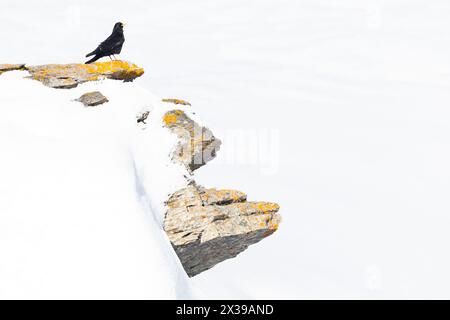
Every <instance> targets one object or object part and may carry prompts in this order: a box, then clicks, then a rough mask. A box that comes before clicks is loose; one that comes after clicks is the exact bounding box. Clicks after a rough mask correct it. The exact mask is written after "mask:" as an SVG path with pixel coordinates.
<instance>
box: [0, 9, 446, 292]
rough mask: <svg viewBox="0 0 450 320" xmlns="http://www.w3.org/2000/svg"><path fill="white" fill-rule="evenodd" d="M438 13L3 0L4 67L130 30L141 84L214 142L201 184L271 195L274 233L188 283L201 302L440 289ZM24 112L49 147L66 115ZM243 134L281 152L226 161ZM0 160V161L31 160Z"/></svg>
mask: <svg viewBox="0 0 450 320" xmlns="http://www.w3.org/2000/svg"><path fill="white" fill-rule="evenodd" d="M449 12H450V3H448V1H444V0H436V1H433V2H430V1H425V0H410V1H404V0H390V1H387V0H364V1H357V0H343V1H339V2H337V1H333V0H301V1H291V0H278V1H275V0H258V1H250V0H248V1H237V0H216V1H201V0H195V1H181V0H171V1H164V2H161V1H145V2H144V1H137V0H129V1H127V5H126V6H124V4H123V1H112V0H110V1H100V0H97V1H95V2H92V1H72V2H71V3H70V4H66V3H62V2H58V1H56V0H43V1H39V2H36V3H29V2H25V1H17V0H16V1H12V0H2V11H1V12H0V30H1V31H0V34H1V36H2V39H4V40H3V41H5V43H8V46H7V47H6V48H3V49H2V60H5V61H6V62H11V63H14V62H27V63H29V64H38V63H50V62H58V63H62V62H73V61H84V60H83V54H84V53H86V52H89V51H90V50H92V49H93V48H94V47H95V46H96V45H97V44H98V42H99V41H101V40H102V39H103V37H104V36H105V35H107V34H108V33H109V32H110V30H111V27H112V25H113V24H114V22H116V21H117V20H125V21H126V22H127V23H128V24H127V28H126V30H125V36H126V39H127V40H126V43H125V47H124V50H123V54H122V57H123V58H124V59H127V60H130V61H133V62H135V63H137V64H139V65H142V66H143V67H144V68H145V69H146V75H145V76H144V78H142V79H140V85H142V86H143V87H145V88H146V89H148V90H150V91H151V92H154V93H155V94H156V95H158V96H160V97H165V98H166V97H176V98H182V99H185V100H188V101H190V102H191V103H192V104H193V106H194V108H195V110H196V111H197V113H198V115H199V116H201V117H202V119H204V123H206V124H208V125H209V127H210V128H211V129H212V130H213V132H215V133H216V135H217V136H218V137H220V138H222V139H223V142H224V145H223V149H222V150H221V151H220V152H219V154H218V158H217V159H216V160H214V161H212V162H211V163H209V164H208V165H207V166H206V167H204V168H202V169H200V170H199V171H198V172H197V173H196V178H197V181H198V182H199V183H201V184H203V185H206V186H214V187H227V188H236V189H240V190H243V191H246V192H247V193H248V194H249V198H250V199H254V200H266V201H274V202H278V203H280V205H281V206H282V209H281V214H282V215H283V218H284V222H283V223H282V225H281V226H280V229H279V231H278V232H277V233H276V234H275V235H274V236H272V237H270V238H268V239H266V240H264V241H263V242H261V243H260V244H258V245H255V246H253V247H251V248H250V249H249V250H247V251H246V252H244V253H243V254H241V255H240V256H239V257H238V258H236V259H233V260H229V261H226V262H224V263H222V264H220V265H218V266H216V267H215V268H214V269H212V270H210V271H208V272H205V273H204V274H202V275H200V276H198V277H196V278H194V279H191V280H189V283H190V285H191V287H194V288H197V289H198V290H200V291H202V293H203V296H204V297H209V298H449V297H450V294H449V290H448V288H449V287H450V277H449V276H448V270H449V267H450V259H449V258H448V255H447V254H446V252H447V243H448V242H449V240H450V239H449V236H448V229H449V226H450V222H449V218H448V217H449V215H448V212H449V209H450V205H449V202H448V200H447V198H448V194H449V192H450V184H449V183H448V182H449V181H450V171H449V166H448V163H449V162H450V152H449V151H448V150H449V144H450V140H449V136H450V135H449V129H448V128H449V127H450V126H449V124H450V123H449V111H448V106H449V102H450V91H449V90H448V86H449V84H450V81H449V79H450V77H449V76H450V63H449V59H448V57H449V56H450V45H449V43H450V35H449V32H448V30H450V20H449V19H448V16H449ZM36 13H39V14H36ZM19 39H20V40H19ZM68 39H70V41H68ZM24 43H26V48H27V50H23V48H24ZM3 76H4V75H2V76H1V77H3ZM1 77H0V79H1ZM1 94H2V95H3V94H4V93H3V91H2V92H1ZM55 99H56V98H55ZM2 108H3V105H2ZM76 108H77V107H75V105H74V109H76ZM29 109H31V108H29ZM68 110H70V108H69V107H68V108H64V109H63V110H56V111H55V112H61V113H62V114H63V115H67V113H68V112H70V111H68ZM17 112H20V111H17ZM29 112H34V113H35V115H36V114H37V116H38V118H32V119H38V120H36V121H37V122H41V121H44V123H46V124H45V125H42V127H41V128H40V129H39V132H41V134H43V137H42V139H43V140H44V141H47V140H48V139H46V138H45V137H46V136H45V134H44V133H45V131H46V130H47V129H46V128H47V126H48V125H51V126H52V127H59V128H60V129H61V130H62V129H65V126H66V125H67V126H69V127H70V126H71V125H70V124H64V123H62V122H57V121H51V119H41V117H42V116H41V114H42V113H39V111H38V110H34V109H33V110H29ZM95 112H97V111H92V113H95ZM74 113H76V112H75V111H74ZM45 114H47V116H49V117H50V116H51V114H49V113H45ZM127 115H128V116H130V117H131V116H132V115H131V113H130V114H129V113H127ZM74 116H75V115H72V117H74ZM55 117H56V116H55ZM67 117H68V116H66V118H67ZM78 117H80V118H79V119H80V122H81V117H86V118H88V117H89V116H85V115H84V116H80V115H79V116H78ZM25 118H26V117H25ZM57 118H58V119H60V118H61V117H60V116H58V117H57ZM68 118H69V119H70V118H71V117H68ZM55 119H56V118H55ZM84 120H86V119H83V125H82V126H86V127H88V128H91V129H92V130H94V129H93V128H92V127H94V128H95V125H96V124H97V123H98V122H96V121H93V123H91V124H88V123H86V124H84ZM14 121H16V122H17V123H20V124H22V123H27V121H28V122H31V120H27V119H19V118H17V119H14ZM86 121H88V120H86ZM88 122H89V121H88ZM124 122H125V121H124ZM1 123H2V129H1V130H2V137H3V138H2V139H3V140H5V139H6V140H7V141H13V140H12V139H13V137H12V136H13V135H14V132H15V131H14V127H13V126H12V125H10V124H9V122H7V121H6V120H3V121H2V122H1ZM6 123H8V126H9V129H6V127H5V126H6V125H7V124H6ZM77 123H79V122H77ZM38 125H39V124H38V123H37V124H36V126H38ZM80 126H81V125H80ZM25 127H29V126H28V125H27V126H25V125H21V128H22V129H21V130H20V132H23V131H22V130H25V129H24V128H25ZM26 130H36V129H32V128H29V129H26ZM48 130H50V129H48ZM95 130H100V131H101V130H105V129H100V128H97V129H95ZM3 132H7V134H8V136H11V138H4V136H3ZM58 132H59V131H58ZM76 132H77V134H81V133H80V131H76ZM239 132H241V133H242V134H243V137H244V138H245V139H247V140H246V141H247V142H246V144H245V146H247V147H248V148H247V149H249V148H253V149H256V154H257V155H258V154H263V155H264V154H266V152H263V151H264V150H272V151H273V150H275V151H274V154H277V155H278V157H276V158H273V159H271V158H267V159H269V160H267V159H261V156H257V157H256V158H249V159H247V161H246V162H245V161H237V160H233V157H232V156H230V155H233V154H234V155H236V154H238V153H239V152H238V151H239V148H236V149H234V148H230V149H229V150H228V151H227V152H226V149H225V148H227V147H226V146H227V144H228V141H230V140H233V139H234V136H235V134H236V133H239ZM49 133H51V134H52V135H53V134H54V133H55V132H49ZM21 134H22V133H21ZM142 134H143V135H144V133H142ZM17 135H19V134H17ZM30 135H31V134H30ZM74 135H75V134H74ZM117 136H119V137H120V138H121V137H122V135H121V134H120V135H119V134H117V135H116V137H117ZM277 136H278V137H279V139H278V140H277V138H276V137H277ZM255 137H256V141H258V142H256V143H252V141H255ZM265 137H275V138H274V141H275V142H273V143H269V144H267V143H266V141H267V139H268V138H265ZM76 138H77V137H73V136H72V139H76ZM120 138H117V139H118V140H119V141H120ZM14 139H19V138H18V137H16V138H14ZM36 139H37V138H36ZM105 139H106V138H105ZM3 140H2V141H3ZM86 140H87V139H86ZM276 141H278V143H277V142H276ZM84 142H86V141H84ZM88 142H89V143H91V142H92V140H88ZM230 142H232V141H230ZM2 143H3V142H2ZM9 143H11V142H9ZM46 143H50V142H48V141H47V142H46ZM55 143H56V142H55ZM89 143H88V144H87V145H86V146H84V147H83V146H78V145H77V146H76V148H88V145H89ZM92 143H93V142H92ZM40 144H45V143H44V142H42V143H40ZM60 144H61V145H64V143H63V142H61V143H60ZM124 144H125V145H126V143H124ZM19 145H20V144H19ZM19 145H18V144H14V146H15V148H18V146H19ZM113 145H114V146H117V141H116V140H114V144H113ZM107 146H111V144H109V145H108V144H106V145H105V146H103V147H102V148H107ZM29 147H30V148H32V147H33V146H29ZM59 147H61V148H63V150H65V149H64V146H59ZM41 148H44V146H42V147H41ZM108 148H109V147H108ZM48 149H49V147H48V146H47V147H46V150H48ZM50 149H51V148H50ZM111 149H114V148H113V147H111ZM111 149H108V150H109V151H108V152H110V153H113V152H114V150H111ZM146 150H148V149H146ZM276 150H278V151H276ZM19 151H20V152H25V151H24V150H18V151H17V152H19ZM66 151H67V150H66ZM84 151H85V150H84ZM253 152H255V151H253ZM67 153H68V154H71V153H70V150H68V151H67ZM98 153H100V151H98V152H97V153H96V154H97V157H98V158H102V156H101V155H98ZM116 153H120V152H119V151H117V152H116ZM82 154H85V152H83V153H82ZM39 155H40V153H37V154H36V156H34V157H33V160H34V161H36V167H39V166H37V161H41V162H44V163H41V165H42V166H44V167H45V165H46V163H45V161H43V160H42V159H40V158H39ZM63 156H65V155H63V154H60V155H59V157H63ZM73 156H74V157H77V159H79V160H78V161H80V162H82V161H85V158H84V157H81V156H80V153H76V154H74V155H73ZM105 157H107V158H108V159H109V158H111V157H109V156H105ZM17 158H19V159H22V160H21V161H22V164H23V165H22V167H24V165H25V164H27V163H28V162H26V163H23V162H24V161H25V159H26V158H23V157H19V156H17ZM116 158H117V159H115V160H114V161H115V162H114V163H116V161H120V160H119V159H123V154H121V155H120V156H117V157H116ZM235 159H237V158H235ZM255 159H256V160H255ZM263 160H264V161H263ZM1 161H6V160H1ZM9 161H11V162H13V164H12V165H10V166H8V170H7V169H6V165H5V166H2V167H3V168H2V171H9V170H12V171H15V172H18V174H19V173H20V171H21V170H25V169H24V168H20V167H19V166H17V165H16V164H17V163H21V162H20V161H19V160H18V159H16V158H11V159H10V160H9ZM123 161H125V160H123ZM267 161H268V164H267V163H266V162H267ZM103 162H105V161H102V163H103ZM139 166H140V165H136V168H139ZM127 167H128V166H127ZM267 168H269V169H270V170H264V169H267ZM50 169H51V168H49V169H48V170H50ZM57 169H58V166H57V165H56V168H55V170H57ZM72 169H73V170H78V169H74V168H72ZM59 170H60V171H61V172H65V171H64V170H63V168H59ZM80 170H81V169H80ZM83 170H88V169H83ZM115 170H117V168H115ZM138 170H143V169H138ZM91 171H92V170H91ZM125 171H127V172H128V170H125ZM119 172H120V171H119ZM5 174H7V173H5ZM91 174H93V173H91V172H90V171H89V175H91ZM138 175H141V174H140V173H138ZM74 176H75V177H74V178H77V179H82V177H83V175H81V174H80V175H76V174H75V175H74ZM146 176H147V177H150V174H149V175H146ZM148 179H151V178H148ZM87 180H88V179H87V178H86V179H85V181H84V182H83V183H84V184H85V182H86V181H87ZM89 181H90V179H89ZM50 182H51V179H50V180H49V183H50ZM11 183H19V182H16V180H15V181H13V182H11ZM84 184H80V185H79V186H83V187H89V188H90V186H89V185H88V186H84ZM37 185H38V182H36V181H35V182H34V185H31V186H33V190H38V191H39V192H44V191H42V190H40V189H41V188H39V187H38V186H37ZM0 186H1V187H0V189H1V190H2V192H1V194H2V195H3V194H10V196H9V197H10V198H9V200H8V201H6V202H5V201H1V202H0V206H3V207H4V206H11V203H16V202H17V201H14V199H11V197H19V198H20V196H21V194H20V193H15V192H12V191H8V190H10V188H9V187H8V185H5V184H4V183H3V182H2V183H0ZM19 186H20V189H22V188H23V184H20V185H19ZM30 188H31V187H30ZM123 189H124V188H123ZM148 189H151V188H150V187H149V186H148ZM138 190H139V189H138ZM3 191H4V192H3ZM128 191H129V190H128ZM130 192H131V191H130ZM154 192H158V191H157V190H156V191H154ZM150 193H151V191H148V192H147V194H150ZM23 194H26V193H23ZM114 196H115V197H122V196H125V195H124V194H122V193H114ZM38 200H40V199H33V201H38ZM22 202H24V201H23V200H22ZM38 203H39V201H38ZM23 205H24V206H25V205H27V204H23ZM156 206H157V205H156ZM3 207H2V210H3ZM30 207H31V205H30ZM154 211H155V212H157V210H154ZM35 212H39V213H41V212H40V211H39V210H37V209H36V210H35ZM41 214H42V213H41Z"/></svg>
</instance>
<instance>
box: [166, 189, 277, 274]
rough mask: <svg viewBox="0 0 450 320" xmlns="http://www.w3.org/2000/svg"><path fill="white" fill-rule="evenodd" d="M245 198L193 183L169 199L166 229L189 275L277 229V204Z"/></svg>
mask: <svg viewBox="0 0 450 320" xmlns="http://www.w3.org/2000/svg"><path fill="white" fill-rule="evenodd" d="M246 199H247V196H246V195H245V194H244V193H242V192H239V191H234V190H216V189H205V188H203V187H201V186H197V185H196V184H195V183H191V184H190V185H188V187H187V188H185V189H182V190H180V191H178V192H176V193H174V194H173V195H172V196H171V197H170V199H169V200H168V201H167V207H168V211H167V214H166V218H165V223H164V229H165V231H166V233H167V235H168V237H169V239H170V241H171V243H172V246H173V248H174V249H175V252H176V253H177V255H178V257H179V258H180V261H181V263H182V264H183V267H184V269H185V270H186V272H187V274H188V275H189V276H190V277H193V276H195V275H198V274H199V273H201V272H204V271H206V270H208V269H210V268H212V267H214V266H215V265H216V264H218V263H220V262H222V261H224V260H227V259H230V258H233V257H235V256H237V255H238V254H239V253H241V252H242V251H244V250H246V249H247V248H248V247H249V246H250V245H252V244H255V243H257V242H259V241H261V240H262V239H264V238H266V237H268V236H269V235H271V234H273V233H274V232H275V231H276V230H277V229H278V224H279V223H280V221H281V217H280V216H279V215H278V214H277V212H278V210H279V208H280V207H279V206H278V205H277V204H275V203H267V202H246Z"/></svg>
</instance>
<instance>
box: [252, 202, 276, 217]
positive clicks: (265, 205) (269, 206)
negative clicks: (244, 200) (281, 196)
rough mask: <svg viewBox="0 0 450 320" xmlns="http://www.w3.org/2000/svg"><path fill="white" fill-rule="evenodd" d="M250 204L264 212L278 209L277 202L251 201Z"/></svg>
mask: <svg viewBox="0 0 450 320" xmlns="http://www.w3.org/2000/svg"><path fill="white" fill-rule="evenodd" d="M252 206H253V207H254V208H255V209H257V210H258V211H261V212H262V213H265V214H268V213H273V212H278V211H279V210H280V206H279V205H278V204H276V203H270V202H257V203H253V204H252Z"/></svg>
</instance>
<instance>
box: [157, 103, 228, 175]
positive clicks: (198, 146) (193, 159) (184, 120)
mask: <svg viewBox="0 0 450 320" xmlns="http://www.w3.org/2000/svg"><path fill="white" fill-rule="evenodd" d="M163 120H164V124H165V126H166V127H168V128H169V129H170V130H171V131H172V132H173V133H175V134H176V135H177V136H178V138H179V142H178V144H177V146H176V148H175V151H174V152H173V158H174V160H176V161H179V162H181V163H183V164H184V165H185V166H186V167H187V168H188V169H189V170H190V171H194V170H196V169H198V168H200V167H202V166H204V165H205V164H206V163H207V162H209V161H211V160H212V159H214V158H215V157H216V153H217V151H218V150H219V149H220V145H221V143H222V142H221V141H220V140H219V139H217V138H216V137H214V135H213V133H212V132H211V131H210V130H209V129H208V128H206V127H201V126H200V125H198V124H197V123H196V122H195V121H193V120H192V119H191V118H189V117H188V116H187V115H186V114H185V113H184V112H183V111H182V110H171V111H169V112H167V113H166V114H165V115H164V118H163Z"/></svg>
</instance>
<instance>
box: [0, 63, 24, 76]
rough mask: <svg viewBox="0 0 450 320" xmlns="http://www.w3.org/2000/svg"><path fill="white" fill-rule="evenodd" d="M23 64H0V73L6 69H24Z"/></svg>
mask: <svg viewBox="0 0 450 320" xmlns="http://www.w3.org/2000/svg"><path fill="white" fill-rule="evenodd" d="M25 69H26V68H25V64H24V63H19V64H0V74H2V73H4V72H7V71H14V70H25Z"/></svg>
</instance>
